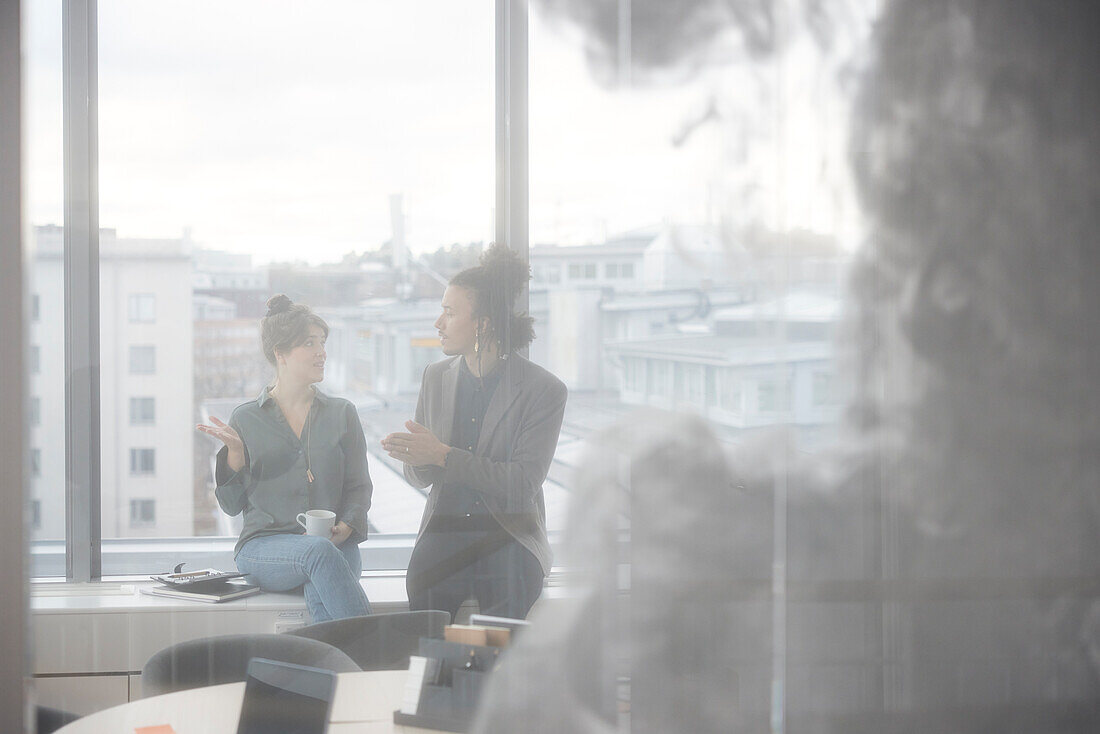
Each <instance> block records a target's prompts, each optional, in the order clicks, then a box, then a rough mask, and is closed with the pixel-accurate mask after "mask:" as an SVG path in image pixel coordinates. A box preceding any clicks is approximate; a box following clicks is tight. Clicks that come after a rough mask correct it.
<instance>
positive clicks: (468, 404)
mask: <svg viewBox="0 0 1100 734" xmlns="http://www.w3.org/2000/svg"><path fill="white" fill-rule="evenodd" d="M501 373H502V370H501V369H500V366H499V365H498V366H497V368H496V369H494V370H493V371H492V372H491V373H489V374H488V375H485V376H484V377H482V378H480V379H479V378H478V377H476V376H475V375H474V374H473V373H472V372H470V368H469V367H467V366H466V360H462V366H461V369H460V372H459V375H458V385H457V388H456V390H455V422H454V426H453V428H452V430H451V445H452V446H456V447H458V448H463V449H466V450H467V451H475V450H476V449H477V442H478V439H479V438H480V436H481V424H482V423H483V422H484V420H485V412H486V411H487V410H488V409H489V401H490V400H492V398H493V393H494V392H496V389H497V385H498V384H499V383H500V376H501ZM499 527H500V525H499V524H498V523H497V522H496V520H494V519H493V517H492V515H490V514H489V511H488V509H486V507H485V503H484V502H482V501H481V498H480V496H479V495H478V492H477V490H476V489H474V488H473V487H467V486H462V485H450V484H448V485H446V486H445V487H444V491H443V494H442V495H441V497H440V500H439V506H438V507H437V508H436V513H435V516H434V517H433V518H432V523H431V525H430V527H429V528H428V529H429V531H435V532H438V531H449V530H450V531H453V530H463V531H471V530H496V529H497V528H499Z"/></svg>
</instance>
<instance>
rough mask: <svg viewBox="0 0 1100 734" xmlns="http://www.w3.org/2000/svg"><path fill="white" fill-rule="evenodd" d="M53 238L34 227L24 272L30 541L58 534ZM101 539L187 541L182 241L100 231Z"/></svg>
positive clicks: (60, 394)
mask: <svg viewBox="0 0 1100 734" xmlns="http://www.w3.org/2000/svg"><path fill="white" fill-rule="evenodd" d="M63 235H64V233H63V231H62V228H61V227H57V226H41V227H36V228H35V238H36V247H35V259H34V261H33V263H32V266H31V268H30V270H31V283H32V284H31V303H32V319H31V324H30V349H31V365H30V366H31V380H30V383H31V395H30V401H31V406H32V407H31V412H32V416H31V418H32V428H31V440H30V445H31V456H32V483H31V508H32V515H33V518H32V520H33V525H32V527H33V537H34V538H36V539H52V538H63V537H64V535H65V492H64V488H65V484H66V480H65V399H66V396H65V377H64V375H65V354H64V347H63V344H64V335H63V328H62V324H63V323H64V321H63V313H64V295H63V294H64V282H63V280H64V279H63V275H62V265H63V263H62V245H63ZM99 270H100V330H99V340H100V424H101V431H100V441H101V446H100V457H101V471H100V477H101V495H100V497H101V500H100V506H101V514H102V532H103V537H104V538H126V537H143V536H154V535H155V536H166V535H175V536H179V535H191V534H192V527H193V516H194V502H193V501H192V496H191V486H192V482H191V477H192V460H191V433H192V431H193V428H192V426H193V424H194V421H193V408H192V361H191V349H192V321H191V320H192V306H191V280H190V272H191V251H190V243H189V241H188V240H187V238H180V239H133V238H121V237H119V236H118V235H117V233H116V232H115V230H112V229H104V230H101V232H100V259H99Z"/></svg>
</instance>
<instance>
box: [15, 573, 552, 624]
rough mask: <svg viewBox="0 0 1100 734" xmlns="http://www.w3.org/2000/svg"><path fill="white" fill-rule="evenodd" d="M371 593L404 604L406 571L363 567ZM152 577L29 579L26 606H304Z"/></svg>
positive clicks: (289, 596)
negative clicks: (188, 589)
mask: <svg viewBox="0 0 1100 734" xmlns="http://www.w3.org/2000/svg"><path fill="white" fill-rule="evenodd" d="M359 583H360V584H361V585H362V586H363V590H364V591H365V592H366V594H367V598H368V599H370V603H371V607H372V608H373V610H374V612H376V613H382V612H397V611H404V610H406V609H408V606H409V600H408V596H407V594H406V591H405V572H404V571H403V570H400V571H368V572H365V573H364V574H363V575H362V577H361V578H360V580H359ZM154 585H156V582H154V581H152V580H149V579H146V578H143V577H135V576H113V577H107V578H104V579H103V580H102V581H93V582H87V583H79V582H70V581H66V580H65V579H33V580H32V581H31V584H30V608H31V611H32V612H34V613H48V614H76V613H86V612H93V611H94V612H133V611H151V612H205V611H213V612H216V611H225V610H238V611H239V610H242V609H244V610H257V609H299V608H300V609H305V599H304V598H303V597H302V594H301V592H300V591H299V592H297V593H295V592H283V593H274V592H269V591H265V592H262V593H259V594H255V595H253V596H247V597H245V598H243V599H235V600H233V601H227V602H219V603H217V604H213V603H207V602H199V601H188V600H186V599H171V598H167V597H157V596H149V595H148V594H143V593H141V588H142V587H150V586H154ZM567 595H568V591H567V589H566V588H565V587H564V586H562V585H561V569H557V568H555V569H554V570H553V571H552V572H551V575H550V577H549V578H547V580H546V582H545V585H544V587H543V591H542V598H543V599H560V598H563V597H565V596H567Z"/></svg>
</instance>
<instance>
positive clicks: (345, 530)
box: [329, 520, 351, 545]
mask: <svg viewBox="0 0 1100 734" xmlns="http://www.w3.org/2000/svg"><path fill="white" fill-rule="evenodd" d="M350 536H351V526H350V525H348V524H347V523H346V522H344V521H343V520H337V521H336V524H335V525H333V526H332V537H331V538H329V540H331V541H332V544H333V545H340V544H341V543H343V542H344V541H345V540H347V539H348V537H350Z"/></svg>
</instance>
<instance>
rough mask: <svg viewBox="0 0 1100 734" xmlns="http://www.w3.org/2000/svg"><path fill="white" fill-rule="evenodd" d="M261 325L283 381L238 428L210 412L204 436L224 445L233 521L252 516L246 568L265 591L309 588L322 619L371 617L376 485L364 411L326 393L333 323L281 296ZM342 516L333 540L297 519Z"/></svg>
mask: <svg viewBox="0 0 1100 734" xmlns="http://www.w3.org/2000/svg"><path fill="white" fill-rule="evenodd" d="M267 306H268V311H267V315H266V316H265V317H264V318H263V320H262V321H261V340H262V343H263V351H264V356H266V357H267V360H268V361H269V362H271V364H272V366H274V367H275V380H274V382H273V383H272V384H271V385H268V386H267V387H265V388H264V389H263V391H262V392H261V393H260V395H259V397H258V398H256V399H255V400H251V401H249V402H247V403H244V404H243V405H239V406H237V408H236V409H235V410H234V411H233V415H232V416H231V417H230V419H229V423H228V424H226V423H223V422H222V421H220V420H218V419H217V418H214V417H213V416H211V418H210V421H211V423H212V425H204V424H200V425H199V426H197V428H198V430H200V431H202V432H204V433H206V434H209V435H211V436H213V437H214V438H217V439H218V440H219V441H221V442H222V443H224V444H225V446H224V447H223V448H222V450H221V451H219V452H218V465H217V472H216V474H217V481H218V488H217V490H216V492H215V494H216V495H217V498H218V504H220V505H221V508H222V509H223V510H225V512H226V513H228V514H229V515H231V516H233V515H238V514H240V513H242V512H243V513H244V528H243V529H242V530H241V536H240V539H239V540H238V541H237V546H236V548H235V549H234V554H235V557H236V561H237V568H238V570H240V571H241V572H243V573H245V574H247V575H248V577H249V580H250V581H251V582H252V583H256V584H258V585H259V586H260V587H261V588H263V589H264V590H265V591H287V590H289V589H294V588H297V587H299V586H303V587H304V592H305V598H306V605H307V607H308V608H309V614H310V617H311V618H312V620H313V621H314V622H323V621H327V620H330V619H341V618H343V617H355V616H360V615H363V614H369V613H370V604H369V603H368V602H367V596H366V594H365V593H364V592H363V587H362V586H360V584H359V577H360V575H361V572H362V568H363V561H362V558H361V557H360V555H359V543H361V542H363V541H364V540H366V537H367V510H368V509H369V508H370V500H371V491H372V489H373V487H372V485H371V480H370V474H369V473H368V472H367V444H366V439H365V438H364V437H363V426H362V424H360V422H359V414H358V413H357V412H356V410H355V406H354V405H352V404H351V403H350V402H348V401H347V400H344V399H343V398H334V397H329V396H328V395H325V394H324V393H322V392H321V391H320V390H318V389H317V388H316V387H314V384H315V383H318V382H320V381H321V380H323V379H325V340H326V339H327V338H328V331H329V330H328V324H326V323H325V322H324V320H322V319H321V318H320V317H319V316H317V315H316V314H315V313H313V311H312V310H310V308H309V307H308V306H303V305H300V304H294V303H292V302H291V300H290V299H289V298H287V297H286V296H284V295H282V294H280V295H276V296H272V298H271V299H270V300H269V301H268V302H267ZM307 510H329V511H331V512H333V513H335V514H336V522H335V524H334V526H333V528H332V532H331V535H330V537H322V536H315V535H304V534H303V528H302V526H301V525H299V524H298V521H297V519H296V518H297V516H298V513H301V512H305V511H307Z"/></svg>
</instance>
